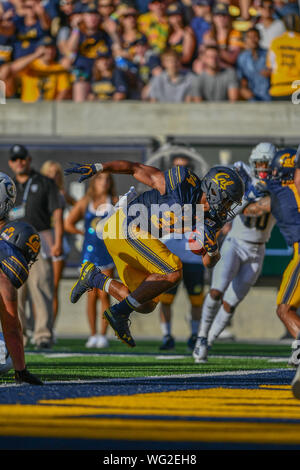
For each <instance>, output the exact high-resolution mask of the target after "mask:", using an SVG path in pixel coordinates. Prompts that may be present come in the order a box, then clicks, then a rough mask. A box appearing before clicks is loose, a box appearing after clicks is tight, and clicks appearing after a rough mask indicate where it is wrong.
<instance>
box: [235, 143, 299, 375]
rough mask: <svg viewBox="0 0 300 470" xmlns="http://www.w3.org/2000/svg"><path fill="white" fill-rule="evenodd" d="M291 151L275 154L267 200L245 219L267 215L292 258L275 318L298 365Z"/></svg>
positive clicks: (296, 248) (295, 195)
mask: <svg viewBox="0 0 300 470" xmlns="http://www.w3.org/2000/svg"><path fill="white" fill-rule="evenodd" d="M295 159H296V150H295V149H290V148H287V149H284V150H280V151H278V152H277V153H276V154H275V156H274V158H273V160H272V162H271V165H270V168H271V171H272V175H271V177H270V178H268V179H267V180H265V183H266V185H267V189H268V191H269V193H270V196H266V197H264V198H262V199H261V200H260V201H258V202H255V203H252V204H249V206H247V207H246V209H245V210H244V213H245V214H246V215H257V216H261V215H264V214H267V213H269V212H271V213H272V214H273V216H274V217H275V219H276V223H277V225H278V228H279V230H280V232H281V233H282V235H283V237H284V238H285V241H286V243H287V245H288V246H291V247H293V249H294V255H293V258H292V260H291V261H290V263H289V264H288V266H287V268H286V270H285V271H284V274H283V277H282V281H281V285H280V289H279V292H278V296H277V315H278V317H279V318H280V320H281V321H282V322H283V323H284V325H285V326H286V328H287V329H288V331H289V332H290V334H291V335H292V336H293V337H294V338H295V339H297V341H294V342H293V343H292V355H291V357H290V360H289V364H290V365H295V366H296V365H298V364H299V359H300V318H299V317H298V315H297V313H296V311H297V308H298V307H299V306H300V195H299V193H298V191H297V188H296V185H295V183H294V175H295Z"/></svg>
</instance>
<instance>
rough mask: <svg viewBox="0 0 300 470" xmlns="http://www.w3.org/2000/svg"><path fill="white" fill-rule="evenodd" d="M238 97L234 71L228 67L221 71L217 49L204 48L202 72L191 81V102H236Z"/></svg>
mask: <svg viewBox="0 0 300 470" xmlns="http://www.w3.org/2000/svg"><path fill="white" fill-rule="evenodd" d="M238 96H239V88H238V80H237V76H236V73H235V70H234V69H233V68H228V67H227V68H225V69H222V68H221V67H220V53H219V50H218V47H217V46H206V47H205V51H204V53H203V72H202V73H201V74H200V75H198V76H196V77H195V78H194V81H193V89H192V99H193V101H195V102H200V101H228V100H229V101H236V100H237V99H238Z"/></svg>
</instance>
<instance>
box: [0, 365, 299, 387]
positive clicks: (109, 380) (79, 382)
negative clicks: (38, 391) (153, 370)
mask: <svg viewBox="0 0 300 470" xmlns="http://www.w3.org/2000/svg"><path fill="white" fill-rule="evenodd" d="M199 367H201V364H200V365H199ZM283 371H295V368H294V367H290V368H286V369H265V370H261V369H258V370H248V371H247V370H236V371H228V372H204V373H199V374H181V375H180V374H178V375H151V376H149V377H144V376H143V377H126V378H119V379H117V378H103V379H95V380H72V381H66V380H57V381H53V382H44V384H45V385H85V384H103V383H119V382H123V383H134V382H136V381H137V380H139V381H142V382H147V381H149V380H150V381H153V382H155V381H158V380H161V379H192V378H195V379H196V378H202V377H226V376H228V375H229V376H241V375H242V376H247V375H257V374H260V375H261V374H269V373H274V372H283ZM23 386H26V387H27V386H28V384H21V385H17V384H0V388H7V387H23ZM217 386H218V385H217V384H216V387H217ZM274 387H276V384H275V385H274Z"/></svg>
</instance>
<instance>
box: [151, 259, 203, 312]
mask: <svg viewBox="0 0 300 470" xmlns="http://www.w3.org/2000/svg"><path fill="white" fill-rule="evenodd" d="M182 271H183V283H184V286H185V288H186V290H187V293H188V295H189V298H190V302H191V305H192V306H193V307H201V305H202V304H203V300H204V295H203V287H204V266H203V264H196V263H183V264H182ZM178 287H179V284H177V285H176V286H175V287H172V289H170V290H168V291H167V292H165V293H164V294H161V295H160V297H159V300H160V301H161V302H162V303H164V304H167V305H171V304H172V303H173V301H174V298H175V295H176V293H177V290H178Z"/></svg>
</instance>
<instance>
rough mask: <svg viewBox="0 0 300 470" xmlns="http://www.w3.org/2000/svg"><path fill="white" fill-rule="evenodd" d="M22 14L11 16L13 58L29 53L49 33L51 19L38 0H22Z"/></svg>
mask: <svg viewBox="0 0 300 470" xmlns="http://www.w3.org/2000/svg"><path fill="white" fill-rule="evenodd" d="M23 8H24V11H23V15H22V16H15V17H14V18H13V28H12V31H11V34H12V35H14V59H18V58H19V57H23V56H25V55H28V54H31V53H32V52H34V51H35V49H36V48H37V46H38V44H39V43H40V41H41V39H42V38H43V37H45V36H46V35H48V34H49V30H50V25H51V19H50V17H49V16H48V15H47V13H46V11H45V9H44V7H43V4H42V2H41V1H40V0H24V2H23Z"/></svg>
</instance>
